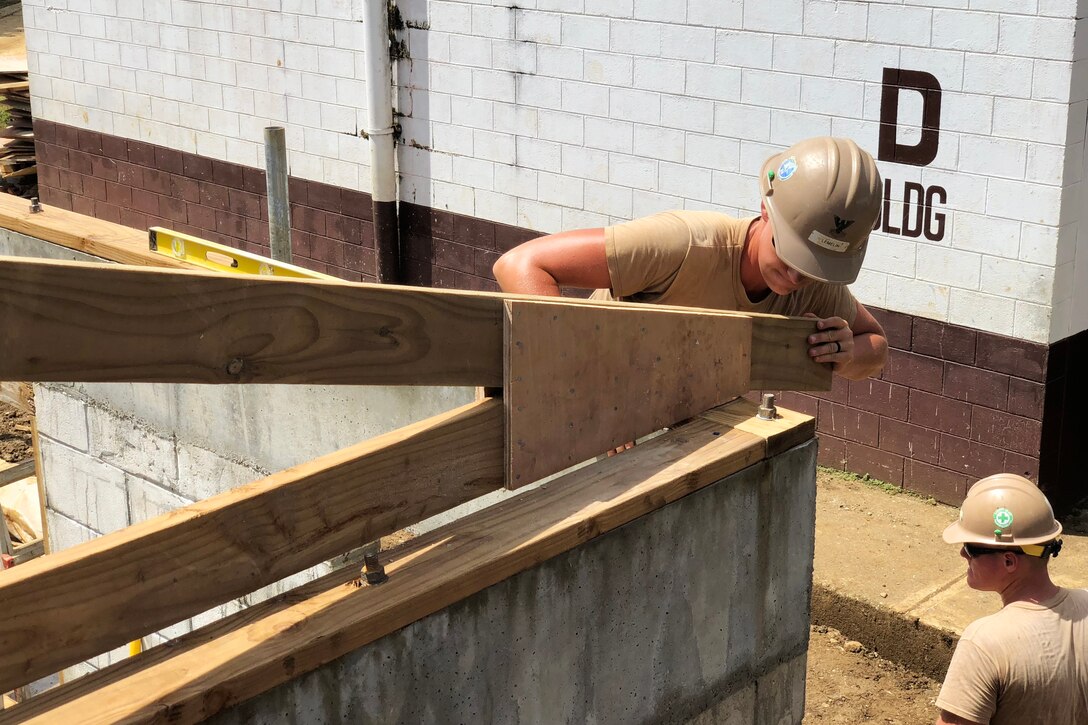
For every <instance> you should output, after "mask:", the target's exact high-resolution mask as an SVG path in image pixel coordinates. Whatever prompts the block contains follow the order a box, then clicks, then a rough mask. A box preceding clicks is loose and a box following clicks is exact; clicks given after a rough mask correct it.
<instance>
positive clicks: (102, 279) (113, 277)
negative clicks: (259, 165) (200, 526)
mask: <svg viewBox="0 0 1088 725" xmlns="http://www.w3.org/2000/svg"><path fill="white" fill-rule="evenodd" d="M0 309H3V310H5V313H6V314H5V315H4V318H3V320H2V322H0V378H2V379H9V380H30V381H35V382H44V381H62V382H77V381H78V382H109V381H122V380H123V381H129V382H173V383H182V382H190V383H312V384H364V385H387V384H410V385H498V384H500V383H501V380H502V352H501V348H502V319H501V310H500V306H499V300H498V299H494V298H487V297H479V296H475V295H464V294H458V293H447V292H442V291H440V290H430V289H419V288H411V287H394V286H382V285H351V284H348V283H342V282H328V281H318V280H293V279H268V278H262V277H260V276H256V275H249V276H245V275H227V274H222V273H210V272H181V271H175V270H163V269H148V268H140V267H130V266H121V265H106V264H89V263H82V262H43V261H30V260H25V259H13V258H10V257H8V258H3V257H0Z"/></svg>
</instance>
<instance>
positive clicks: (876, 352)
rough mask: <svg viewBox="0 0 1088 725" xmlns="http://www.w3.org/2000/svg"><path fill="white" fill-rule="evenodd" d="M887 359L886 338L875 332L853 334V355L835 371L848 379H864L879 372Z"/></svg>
mask: <svg viewBox="0 0 1088 725" xmlns="http://www.w3.org/2000/svg"><path fill="white" fill-rule="evenodd" d="M887 361H888V339H887V338H886V337H884V336H883V335H878V334H876V333H875V332H865V333H862V334H860V335H854V357H853V359H852V360H851V361H850V362H848V363H846V364H845V365H840V366H838V367H837V368H836V369H835V372H836V373H837V374H839V375H841V376H843V377H844V378H847V379H849V380H864V379H865V378H867V377H869V376H871V375H875V374H877V373H879V372H880V371H881V370H882V369H883V368H884V363H886V362H887Z"/></svg>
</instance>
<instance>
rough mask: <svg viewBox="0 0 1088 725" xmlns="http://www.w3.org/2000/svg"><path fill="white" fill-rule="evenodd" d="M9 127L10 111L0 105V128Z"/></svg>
mask: <svg viewBox="0 0 1088 725" xmlns="http://www.w3.org/2000/svg"><path fill="white" fill-rule="evenodd" d="M10 125H11V109H10V108H8V107H7V106H5V105H4V104H3V103H0V127H7V126H10Z"/></svg>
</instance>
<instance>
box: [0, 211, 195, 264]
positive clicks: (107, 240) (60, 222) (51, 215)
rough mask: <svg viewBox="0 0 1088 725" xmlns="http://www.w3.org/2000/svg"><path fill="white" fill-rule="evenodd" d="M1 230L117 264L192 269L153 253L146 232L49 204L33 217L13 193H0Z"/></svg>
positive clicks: (177, 261)
mask: <svg viewBox="0 0 1088 725" xmlns="http://www.w3.org/2000/svg"><path fill="white" fill-rule="evenodd" d="M0 227H3V228H4V229H10V230H12V231H15V232H19V233H20V234H26V235H27V236H31V237H36V238H38V239H43V240H45V241H47V242H52V243H53V244H59V245H60V246H62V247H68V248H69V249H76V250H78V251H80V252H85V253H87V254H92V255H94V256H96V257H101V258H103V259H109V260H113V261H115V262H123V263H125V264H135V265H148V266H153V267H174V268H178V269H191V268H192V265H190V264H189V263H187V262H182V261H181V260H176V259H170V258H168V257H163V256H162V255H158V254H154V253H153V252H151V251H150V250H149V249H148V245H147V232H146V231H140V230H138V229H132V228H131V227H126V226H122V225H120V224H114V223H112V222H107V221H102V220H101V219H96V218H94V217H90V216H84V215H83V214H77V213H75V212H71V211H67V210H65V209H60V208H58V207H54V206H49V205H45V206H44V210H43V211H41V212H39V213H37V214H32V213H31V212H30V202H28V201H27V200H26V199H20V198H19V197H17V196H15V195H13V194H0Z"/></svg>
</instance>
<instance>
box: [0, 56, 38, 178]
mask: <svg viewBox="0 0 1088 725" xmlns="http://www.w3.org/2000/svg"><path fill="white" fill-rule="evenodd" d="M0 105H3V106H4V107H6V108H7V110H8V121H7V125H6V126H5V127H4V128H3V129H0V140H2V142H3V148H2V150H0V180H2V181H3V190H4V191H6V192H8V193H11V194H16V195H17V196H21V197H23V198H30V197H32V196H37V195H38V165H37V157H36V155H35V152H34V118H33V116H32V115H31V112H30V81H29V78H28V76H27V71H26V70H9V71H0Z"/></svg>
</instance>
